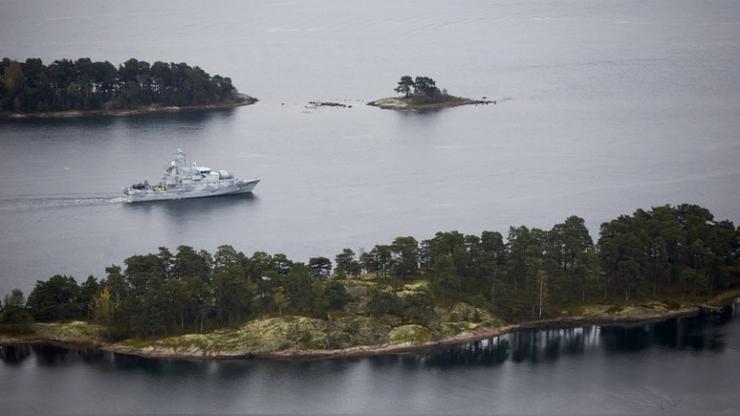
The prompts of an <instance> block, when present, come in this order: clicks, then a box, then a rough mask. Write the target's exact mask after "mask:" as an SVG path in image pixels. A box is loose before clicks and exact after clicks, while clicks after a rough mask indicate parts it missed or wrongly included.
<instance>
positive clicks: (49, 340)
mask: <svg viewBox="0 0 740 416" xmlns="http://www.w3.org/2000/svg"><path fill="white" fill-rule="evenodd" d="M738 297H740V289H738V290H733V291H728V292H724V293H722V294H720V295H718V296H715V297H714V298H712V299H709V300H708V301H707V302H706V303H705V304H706V305H708V306H713V307H719V306H725V305H728V304H730V303H732V302H734V301H735V300H736V299H737V298H738ZM701 313H702V311H701V308H700V307H699V305H697V306H693V307H686V308H681V309H675V310H669V311H660V312H654V313H646V312H644V311H641V312H639V313H633V312H629V311H628V312H627V313H622V314H607V313H598V314H590V315H575V316H564V317H559V318H554V319H543V320H535V321H527V322H521V323H517V324H511V325H505V326H499V327H487V328H478V329H475V330H473V331H469V332H463V333H461V334H458V335H455V336H451V337H447V338H443V339H439V340H434V341H429V342H425V343H418V344H414V343H400V344H384V345H372V346H357V347H351V348H345V349H335V350H329V349H316V350H285V351H270V352H255V353H246V354H244V353H231V352H228V351H209V352H206V351H201V350H198V349H189V350H187V351H174V350H171V351H161V350H154V349H146V348H137V347H132V346H129V345H125V344H123V343H108V342H104V341H102V340H101V339H100V338H98V337H96V336H94V335H93V334H92V333H91V329H89V328H88V329H85V331H86V332H83V333H73V334H71V335H69V336H64V337H59V336H52V335H49V333H47V332H46V331H45V329H44V328H45V326H51V325H54V324H35V325H36V328H35V332H34V333H32V334H27V335H10V334H0V345H12V344H47V345H57V346H63V347H73V348H80V347H82V348H96V349H101V350H104V351H109V352H114V353H119V354H127V355H134V356H140V357H146V358H180V359H255V358H263V359H282V360H294V359H327V358H348V357H370V356H378V355H389V354H403V353H410V352H420V351H430V350H434V349H439V348H443V347H448V346H452V345H460V344H465V343H469V342H475V341H480V340H483V339H488V338H493V337H497V336H501V335H505V334H509V333H512V332H515V331H518V330H525V329H526V330H532V329H548V328H567V327H578V326H590V325H643V324H646V323H651V322H658V321H662V320H666V319H671V318H677V317H687V316H696V315H699V314H701ZM80 325H87V324H84V323H80ZM88 326H90V327H94V326H91V325H88ZM93 331H96V329H94V328H93Z"/></svg>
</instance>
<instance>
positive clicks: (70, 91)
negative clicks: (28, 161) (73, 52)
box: [0, 58, 237, 113]
mask: <svg viewBox="0 0 740 416" xmlns="http://www.w3.org/2000/svg"><path fill="white" fill-rule="evenodd" d="M0 80H2V83H0V111H12V112H25V113H33V112H44V111H66V110H101V109H105V110H110V109H131V108H136V107H140V106H145V105H150V104H160V105H164V106H191V105H204V104H213V103H220V102H224V101H228V100H232V99H234V98H235V97H236V94H237V91H236V89H235V88H234V87H233V85H231V79H229V78H224V77H221V76H219V75H215V76H213V77H211V76H210V75H208V74H207V73H206V72H204V71H203V70H202V69H200V68H199V67H197V66H196V67H191V66H189V65H187V64H185V63H165V62H159V61H157V62H155V63H154V64H152V65H149V63H148V62H145V61H138V60H136V59H129V60H128V61H126V62H124V63H123V64H121V65H120V66H119V67H118V68H116V67H115V66H113V65H112V64H111V63H110V62H107V61H105V62H92V61H91V60H90V58H80V59H78V60H76V61H72V60H69V59H61V60H57V61H54V62H52V63H51V64H49V65H48V66H46V65H44V64H43V62H42V61H41V60H40V59H37V58H29V59H27V60H26V61H25V62H17V61H14V60H11V59H9V58H4V59H3V60H2V62H1V63H0Z"/></svg>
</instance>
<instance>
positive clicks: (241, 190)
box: [126, 179, 260, 203]
mask: <svg viewBox="0 0 740 416" xmlns="http://www.w3.org/2000/svg"><path fill="white" fill-rule="evenodd" d="M259 181H260V179H253V180H251V181H239V182H235V183H233V184H219V185H218V186H214V187H210V188H209V187H207V186H206V187H203V188H202V189H176V190H166V191H155V190H151V189H148V190H143V191H133V192H128V193H126V198H127V200H128V202H131V203H134V202H149V201H169V200H177V199H189V198H207V197H211V196H222V195H236V194H247V193H250V192H252V189H254V187H255V186H257V184H258V183H259Z"/></svg>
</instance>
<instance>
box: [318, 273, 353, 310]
mask: <svg viewBox="0 0 740 416" xmlns="http://www.w3.org/2000/svg"><path fill="white" fill-rule="evenodd" d="M324 299H325V300H326V305H327V307H328V308H329V309H342V308H343V307H344V305H346V304H347V302H349V301H350V296H349V293H347V289H346V288H345V287H344V285H343V284H342V283H341V282H338V281H336V280H332V281H330V282H329V283H328V284H327V285H326V288H325V289H324Z"/></svg>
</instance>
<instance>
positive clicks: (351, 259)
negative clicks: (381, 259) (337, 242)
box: [334, 248, 362, 278]
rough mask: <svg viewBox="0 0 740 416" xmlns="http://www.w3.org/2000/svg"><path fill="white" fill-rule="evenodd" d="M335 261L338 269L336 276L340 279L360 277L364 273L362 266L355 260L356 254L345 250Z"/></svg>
mask: <svg viewBox="0 0 740 416" xmlns="http://www.w3.org/2000/svg"><path fill="white" fill-rule="evenodd" d="M334 261H335V262H336V265H337V267H336V268H335V269H334V275H335V276H336V277H338V278H345V277H354V276H358V275H359V274H360V273H361V272H362V266H361V265H360V263H359V262H358V261H357V260H355V252H354V251H352V250H351V249H348V248H345V249H344V250H342V252H341V253H339V254H337V256H336V257H335V259H334Z"/></svg>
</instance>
